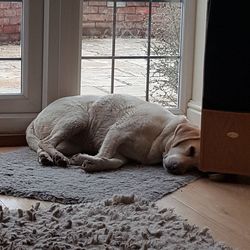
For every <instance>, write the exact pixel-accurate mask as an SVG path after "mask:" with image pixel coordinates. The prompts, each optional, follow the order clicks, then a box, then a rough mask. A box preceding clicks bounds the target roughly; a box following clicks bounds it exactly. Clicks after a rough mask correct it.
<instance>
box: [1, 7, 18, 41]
mask: <svg viewBox="0 0 250 250" xmlns="http://www.w3.org/2000/svg"><path fill="white" fill-rule="evenodd" d="M21 15H22V3H8V2H6V3H4V2H0V42H13V41H19V40H20V23H21Z"/></svg>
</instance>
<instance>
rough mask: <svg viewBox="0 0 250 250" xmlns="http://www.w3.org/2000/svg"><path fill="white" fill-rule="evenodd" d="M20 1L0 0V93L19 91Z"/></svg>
mask: <svg viewBox="0 0 250 250" xmlns="http://www.w3.org/2000/svg"><path fill="white" fill-rule="evenodd" d="M21 25H22V2H21V1H16V2H15V1H0V94H7V93H8V94H11V93H21V41H20V40H21V39H20V38H21V34H20V32H21Z"/></svg>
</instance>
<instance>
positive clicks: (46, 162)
mask: <svg viewBox="0 0 250 250" xmlns="http://www.w3.org/2000/svg"><path fill="white" fill-rule="evenodd" d="M38 162H39V163H40V164H42V165H43V166H53V160H52V158H51V157H50V156H49V154H48V153H46V152H41V153H40V154H39V156H38Z"/></svg>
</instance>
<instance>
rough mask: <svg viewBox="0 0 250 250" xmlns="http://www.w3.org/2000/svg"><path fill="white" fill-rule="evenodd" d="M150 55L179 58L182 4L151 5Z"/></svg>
mask: <svg viewBox="0 0 250 250" xmlns="http://www.w3.org/2000/svg"><path fill="white" fill-rule="evenodd" d="M152 5H153V6H152V22H151V37H152V40H151V51H150V52H151V55H158V56H179V55H180V44H181V24H182V20H181V17H182V3H181V1H168V2H159V3H152Z"/></svg>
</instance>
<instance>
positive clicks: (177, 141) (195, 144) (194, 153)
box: [163, 123, 200, 174]
mask: <svg viewBox="0 0 250 250" xmlns="http://www.w3.org/2000/svg"><path fill="white" fill-rule="evenodd" d="M199 161H200V130H199V129H198V128H197V127H195V126H193V125H191V124H189V123H182V124H179V125H178V126H177V128H176V130H175V133H174V137H173V142H172V145H171V147H170V149H169V150H168V151H166V152H165V153H164V154H163V166H164V168H165V169H167V170H168V171H169V172H171V173H173V174H184V173H185V172H187V171H188V170H191V169H193V168H197V167H198V166H199Z"/></svg>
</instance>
